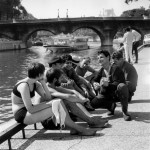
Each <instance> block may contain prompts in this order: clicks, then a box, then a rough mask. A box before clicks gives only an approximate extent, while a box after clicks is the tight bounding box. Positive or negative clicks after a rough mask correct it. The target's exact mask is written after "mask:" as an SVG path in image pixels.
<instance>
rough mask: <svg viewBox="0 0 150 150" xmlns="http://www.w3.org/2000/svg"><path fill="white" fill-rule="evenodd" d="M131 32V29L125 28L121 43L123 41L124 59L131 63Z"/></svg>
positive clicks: (132, 37)
mask: <svg viewBox="0 0 150 150" xmlns="http://www.w3.org/2000/svg"><path fill="white" fill-rule="evenodd" d="M133 39H134V36H133V33H132V31H131V28H130V27H128V28H126V32H125V34H124V36H123V41H122V42H123V43H124V49H125V59H126V61H128V62H130V63H131V64H133V58H132V44H133Z"/></svg>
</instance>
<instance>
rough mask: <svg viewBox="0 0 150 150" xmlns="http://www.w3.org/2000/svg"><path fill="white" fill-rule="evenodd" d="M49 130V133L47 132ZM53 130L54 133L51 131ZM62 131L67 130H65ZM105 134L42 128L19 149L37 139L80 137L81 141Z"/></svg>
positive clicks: (64, 139)
mask: <svg viewBox="0 0 150 150" xmlns="http://www.w3.org/2000/svg"><path fill="white" fill-rule="evenodd" d="M45 132H48V133H45ZM50 132H52V133H50ZM62 132H65V130H63V131H62ZM103 135H104V134H102V133H96V135H95V136H79V135H70V133H69V132H68V131H67V130H66V132H65V133H61V132H60V130H44V129H41V130H40V131H39V132H37V133H36V134H35V135H34V136H32V137H31V138H29V139H28V140H27V141H26V142H25V143H23V144H22V145H21V146H20V147H19V148H18V149H19V150H24V149H26V148H27V147H28V146H30V145H31V144H32V143H34V142H36V140H38V141H40V140H41V142H42V141H43V140H52V141H66V140H67V141H68V140H75V139H76V140H77V139H79V142H81V141H82V139H83V138H84V139H90V138H95V137H99V136H103Z"/></svg>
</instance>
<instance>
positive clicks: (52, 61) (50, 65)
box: [48, 57, 63, 67]
mask: <svg viewBox="0 0 150 150" xmlns="http://www.w3.org/2000/svg"><path fill="white" fill-rule="evenodd" d="M57 63H60V64H62V63H63V60H62V59H61V57H52V58H51V59H50V60H49V61H48V64H49V67H52V65H53V64H54V65H56V64H57Z"/></svg>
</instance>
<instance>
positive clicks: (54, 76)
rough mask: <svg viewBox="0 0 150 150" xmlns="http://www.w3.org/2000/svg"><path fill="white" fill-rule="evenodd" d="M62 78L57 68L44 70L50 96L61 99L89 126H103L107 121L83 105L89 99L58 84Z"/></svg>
mask: <svg viewBox="0 0 150 150" xmlns="http://www.w3.org/2000/svg"><path fill="white" fill-rule="evenodd" d="M61 79H62V72H61V70H59V69H53V68H51V69H49V70H47V72H46V80H47V85H48V88H49V91H50V92H51V95H52V97H55V98H56V97H57V98H61V99H63V101H64V103H65V105H66V108H67V109H69V111H70V112H71V113H73V114H74V115H76V116H77V117H79V118H80V119H82V120H83V121H86V122H87V123H88V125H89V126H90V127H104V126H105V125H106V123H107V122H108V121H107V120H105V119H102V118H101V117H100V116H96V115H93V114H90V113H89V112H88V111H87V110H86V109H85V107H84V105H83V104H84V103H86V102H88V101H89V99H87V98H85V97H83V96H82V95H81V94H79V93H78V92H77V91H75V90H70V89H65V88H63V87H61V86H60V83H61Z"/></svg>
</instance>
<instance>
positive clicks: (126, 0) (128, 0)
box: [125, 0, 138, 4]
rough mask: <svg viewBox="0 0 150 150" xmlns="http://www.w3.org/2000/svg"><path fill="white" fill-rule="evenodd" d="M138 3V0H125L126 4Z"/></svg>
mask: <svg viewBox="0 0 150 150" xmlns="http://www.w3.org/2000/svg"><path fill="white" fill-rule="evenodd" d="M133 1H135V2H136V1H138V0H125V3H127V4H129V2H133Z"/></svg>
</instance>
